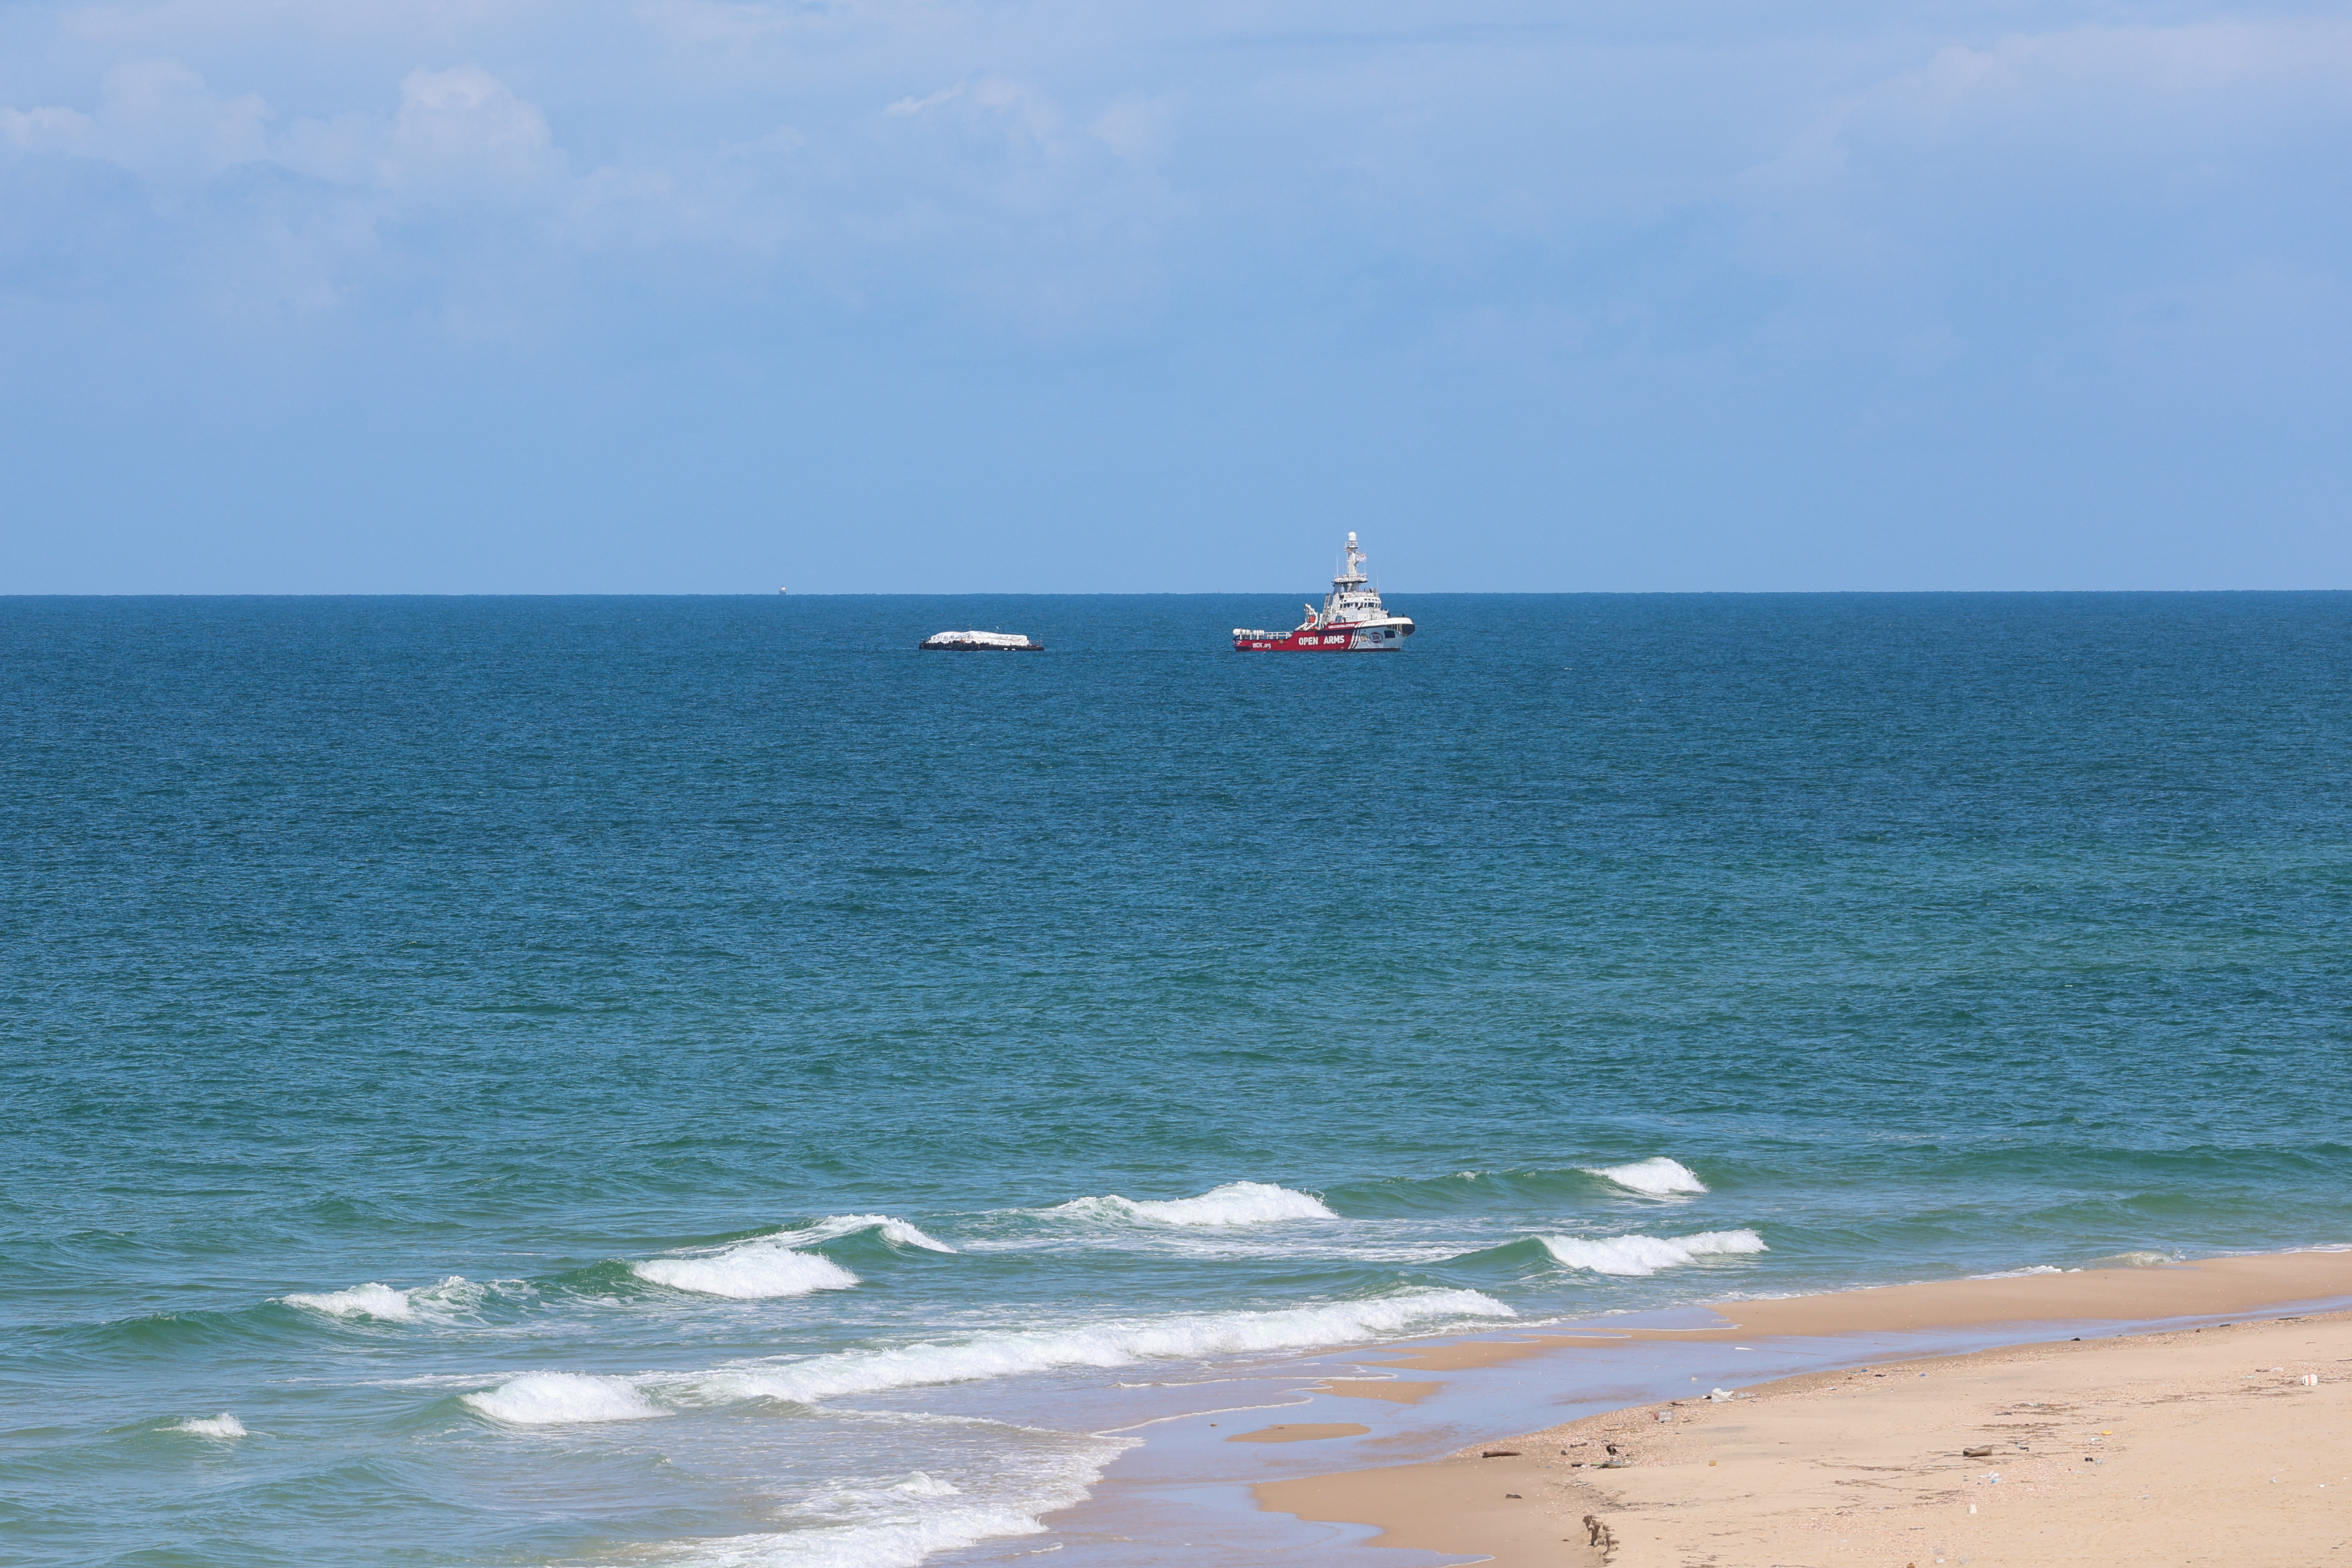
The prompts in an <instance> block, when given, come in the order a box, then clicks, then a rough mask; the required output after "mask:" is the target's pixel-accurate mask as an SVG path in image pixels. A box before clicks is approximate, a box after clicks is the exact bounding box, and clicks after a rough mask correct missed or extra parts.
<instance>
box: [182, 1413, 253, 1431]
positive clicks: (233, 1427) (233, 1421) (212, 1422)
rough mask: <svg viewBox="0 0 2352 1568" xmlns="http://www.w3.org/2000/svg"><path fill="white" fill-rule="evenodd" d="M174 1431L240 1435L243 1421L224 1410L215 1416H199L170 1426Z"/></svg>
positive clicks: (243, 1429)
mask: <svg viewBox="0 0 2352 1568" xmlns="http://www.w3.org/2000/svg"><path fill="white" fill-rule="evenodd" d="M172 1430H173V1431H174V1432H193V1433H194V1434H195V1435H196V1436H197V1437H244V1436H245V1435H246V1431H245V1423H244V1422H242V1421H240V1420H238V1419H237V1418H236V1416H232V1415H230V1414H229V1413H228V1412H227V1411H226V1410H224V1411H222V1412H221V1413H220V1414H219V1415H217V1416H197V1417H195V1418H194V1419H193V1420H188V1421H183V1422H181V1423H180V1424H179V1425H178V1426H176V1427H173V1428H172Z"/></svg>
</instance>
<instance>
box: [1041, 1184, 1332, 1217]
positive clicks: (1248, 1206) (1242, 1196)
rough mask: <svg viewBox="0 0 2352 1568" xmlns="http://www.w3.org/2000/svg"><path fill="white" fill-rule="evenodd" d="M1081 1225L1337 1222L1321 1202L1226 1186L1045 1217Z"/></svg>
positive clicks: (1265, 1187) (1072, 1208)
mask: <svg viewBox="0 0 2352 1568" xmlns="http://www.w3.org/2000/svg"><path fill="white" fill-rule="evenodd" d="M1047 1212H1048V1213H1053V1214H1074V1215H1076V1216H1077V1217H1078V1218H1082V1219H1109V1220H1123V1221H1126V1222H1128V1223H1130V1224H1131V1223H1134V1222H1135V1221H1138V1220H1142V1221H1146V1222H1149V1223H1152V1224H1158V1225H1266V1224H1271V1223H1273V1222H1275V1221H1276V1220H1284V1219H1337V1218H1339V1216H1338V1215H1336V1214H1334V1213H1332V1212H1331V1210H1330V1209H1329V1208H1328V1207H1326V1206H1325V1204H1324V1202H1323V1200H1322V1199H1321V1198H1318V1197H1314V1196H1312V1195H1311V1194H1308V1193H1303V1192H1297V1191H1294V1190H1293V1189H1291V1188H1289V1187H1286V1186H1275V1185H1274V1184H1273V1183H1272V1182H1263V1181H1229V1182H1227V1183H1225V1185H1224V1186H1217V1187H1211V1188H1210V1189H1209V1190H1208V1191H1207V1192H1204V1193H1202V1195H1201V1196H1200V1197H1177V1198H1168V1199H1164V1200H1151V1199H1137V1198H1131V1197H1119V1196H1118V1194H1117V1193H1110V1194H1107V1195H1105V1196H1104V1197H1080V1198H1073V1199H1071V1200H1070V1201H1069V1202H1068V1203H1064V1204H1057V1205H1055V1207H1053V1208H1052V1209H1049V1210H1048V1211H1047Z"/></svg>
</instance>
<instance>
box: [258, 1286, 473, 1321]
mask: <svg viewBox="0 0 2352 1568" xmlns="http://www.w3.org/2000/svg"><path fill="white" fill-rule="evenodd" d="M483 1294H484V1292H483V1289H482V1287H481V1286H479V1285H477V1284H475V1283H474V1282H473V1281H470V1280H467V1279H466V1278H464V1277H463V1276H461V1275H457V1274H452V1275H450V1276H449V1277H448V1278H447V1279H446V1280H444V1281H441V1282H440V1283H439V1284H437V1285H418V1286H416V1287H415V1288H414V1289H411V1290H406V1291H397V1290H394V1289H393V1287H391V1286H390V1285H379V1284H376V1283H373V1281H371V1282H370V1283H368V1284H364V1285H353V1286H352V1287H351V1289H349V1290H347V1291H320V1292H316V1293H314V1292H311V1291H294V1292H292V1293H291V1294H289V1295H284V1296H280V1297H278V1300H279V1301H283V1302H285V1303H286V1304H287V1305H288V1306H289V1307H300V1308H303V1309H304V1310H305V1311H308V1312H323V1313H325V1314H326V1315H327V1316H329V1317H331V1318H344V1319H351V1318H373V1319H375V1320H376V1321H377V1322H387V1323H413V1322H451V1321H453V1320H454V1319H455V1318H456V1317H457V1314H458V1313H460V1312H466V1311H467V1310H469V1309H471V1308H473V1307H476V1306H478V1305H479V1304H480V1303H481V1300H482V1296H483Z"/></svg>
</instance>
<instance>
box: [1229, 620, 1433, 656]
mask: <svg viewBox="0 0 2352 1568" xmlns="http://www.w3.org/2000/svg"><path fill="white" fill-rule="evenodd" d="M1410 636H1412V624H1411V623H1410V622H1405V623H1402V624H1400V623H1398V622H1382V623H1381V624H1380V625H1377V626H1324V627H1318V628H1316V629H1313V630H1309V629H1307V628H1306V627H1301V628H1299V629H1298V630H1297V631H1296V632H1280V633H1243V632H1236V633H1235V634H1234V653H1396V652H1398V651H1399V650H1400V649H1402V647H1403V646H1404V640H1405V639H1406V638H1407V637H1410Z"/></svg>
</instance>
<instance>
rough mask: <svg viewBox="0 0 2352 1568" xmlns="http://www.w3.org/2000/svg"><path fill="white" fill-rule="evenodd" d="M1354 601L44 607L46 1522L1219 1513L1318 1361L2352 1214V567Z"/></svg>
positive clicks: (214, 1531)
mask: <svg viewBox="0 0 2352 1568" xmlns="http://www.w3.org/2000/svg"><path fill="white" fill-rule="evenodd" d="M1296 600H1297V595H1295V594H1293V595H1287V596H1285V595H1260V596H1246V595H1244V596H1211V595H1202V596H1182V595H1169V596H1135V597H1120V596H1083V597H1044V596H1019V597H971V598H951V597H851V596H836V597H803V596H798V595H793V596H782V595H769V596H761V597H709V598H689V597H628V596H616V597H582V598H365V597H362V598H119V599H68V598H15V599H6V600H0V953H5V965H0V998H5V1008H0V1031H5V1032H0V1052H5V1055H0V1068H4V1069H5V1072H0V1304H5V1317H0V1557H5V1558H6V1560H7V1561H9V1562H10V1563H15V1564H21V1565H25V1568H64V1565H68V1564H72V1565H77V1568H79V1565H84V1564H101V1563H102V1564H109V1565H119V1568H278V1565H286V1568H295V1565H299V1568H317V1565H319V1564H323V1563H332V1564H336V1565H337V1568H424V1565H436V1568H438V1565H464V1568H603V1565H607V1564H634V1565H654V1568H913V1565H914V1564H917V1563H927V1562H928V1563H938V1564H942V1565H949V1564H964V1563H1007V1562H1011V1561H1013V1560H1015V1559H1024V1560H1025V1559H1027V1558H1030V1557H1034V1556H1041V1555H1050V1556H1051V1558H1052V1560H1053V1562H1054V1563H1055V1568H1082V1565H1087V1564H1106V1563H1118V1564H1121V1565H1123V1568H1137V1565H1148V1564H1158V1563H1200V1562H1205V1561H1208V1560H1209V1559H1208V1558H1207V1557H1203V1556H1200V1555H1192V1554H1188V1552H1189V1548H1188V1546H1187V1543H1186V1542H1185V1541H1183V1540H1180V1539H1176V1538H1175V1537H1173V1536H1157V1537H1156V1536H1154V1535H1153V1533H1152V1530H1153V1528H1155V1527H1154V1526H1152V1525H1151V1524H1150V1513H1149V1511H1139V1512H1137V1513H1136V1514H1135V1515H1133V1518H1134V1520H1135V1521H1137V1522H1136V1523H1135V1524H1134V1525H1133V1527H1132V1528H1108V1527H1106V1526H1105V1524H1104V1521H1105V1520H1107V1519H1108V1520H1112V1521H1116V1519H1117V1518H1118V1517H1123V1516H1120V1515H1118V1512H1117V1508H1116V1506H1114V1505H1116V1504H1117V1502H1118V1497H1119V1495H1120V1494H1119V1490H1118V1489H1119V1487H1120V1486H1121V1485H1122V1478H1123V1477H1127V1476H1131V1475H1136V1474H1140V1473H1143V1472H1144V1471H1146V1470H1149V1471H1150V1473H1151V1474H1153V1475H1154V1476H1156V1477H1158V1478H1160V1479H1161V1480H1163V1481H1164V1480H1166V1479H1167V1478H1168V1476H1169V1475H1170V1474H1171V1473H1172V1472H1171V1470H1170V1469H1169V1467H1170V1465H1171V1464H1173V1463H1174V1462H1175V1461H1174V1460H1172V1459H1171V1458H1169V1455H1171V1454H1172V1453H1174V1452H1175V1451H1176V1450H1174V1449H1172V1448H1167V1447H1166V1446H1165V1445H1164V1444H1163V1445H1162V1446H1161V1447H1160V1448H1159V1449H1157V1450H1156V1449H1155V1447H1154V1445H1155V1443H1157V1442H1159V1441H1160V1438H1159V1437H1158V1436H1157V1435H1156V1434H1158V1433H1160V1432H1161V1431H1163V1430H1166V1429H1170V1428H1169V1427H1168V1426H1167V1423H1168V1421H1169V1418H1170V1416H1171V1413H1173V1412H1177V1411H1178V1410H1179V1409H1180V1408H1181V1409H1182V1410H1189V1411H1193V1412H1196V1413H1197V1412H1199V1411H1202V1410H1212V1409H1214V1408H1217V1407H1219V1406H1218V1405H1217V1402H1218V1401H1220V1400H1223V1401H1225V1402H1226V1404H1227V1405H1228V1406H1234V1407H1247V1406H1251V1405H1252V1402H1253V1401H1256V1402H1257V1403H1258V1404H1263V1403H1265V1401H1264V1400H1263V1399H1261V1398H1260V1397H1259V1395H1260V1393H1262V1392H1263V1390H1265V1388H1267V1387H1271V1386H1276V1385H1279V1383H1280V1377H1279V1371H1280V1368H1281V1367H1283V1366H1285V1365H1288V1364H1293V1363H1296V1362H1297V1361H1298V1358H1302V1357H1304V1358H1308V1359H1309V1360H1312V1359H1313V1358H1316V1357H1322V1358H1325V1359H1324V1362H1323V1363H1322V1364H1331V1363H1330V1361H1329V1358H1331V1357H1333V1356H1339V1357H1341V1358H1343V1359H1344V1358H1345V1357H1346V1356H1348V1355H1350V1354H1355V1355H1362V1354H1370V1348H1371V1347H1376V1346H1381V1345H1387V1344H1391V1343H1394V1342H1396V1341H1398V1340H1400V1339H1403V1338H1409V1337H1413V1336H1427V1335H1444V1334H1459V1333H1473V1334H1475V1333H1494V1332H1496V1331H1497V1330H1504V1329H1508V1330H1522V1329H1526V1328H1530V1327H1539V1326H1541V1325H1545V1324H1551V1323H1558V1322H1564V1321H1568V1320H1571V1319H1590V1318H1592V1317H1594V1316H1595V1315H1606V1316H1610V1317H1618V1316H1622V1315H1623V1314H1642V1313H1660V1312H1675V1311H1685V1310H1690V1309H1693V1308H1695V1307H1696V1305H1697V1304H1698V1303H1704V1302H1710V1301H1738V1300H1740V1299H1744V1298H1752V1297H1758V1296H1780V1295H1789V1294H1796V1293H1806V1292H1813V1291H1831V1290H1836V1289H1840V1288H1843V1287H1850V1286H1858V1285H1870V1284H1883V1283H1890V1282H1896V1281H1921V1280H1950V1279H1956V1278H1961V1277H1966V1276H1973V1275H1986V1274H2000V1273H2009V1272H2013V1271H2018V1270H2064V1269H2074V1268H2081V1267H2084V1266H2086V1265H2091V1264H2099V1263H2104V1264H2109V1265H2115V1264H2160V1263H2162V1262H2165V1261H2167V1260H2171V1259H2175V1258H2179V1257H2183V1256H2203V1255H2210V1254H2216V1253H2232V1252H2252V1251H2265V1250H2273V1249H2289V1248H2298V1247H2310V1246H2335V1247H2342V1246H2345V1245H2347V1244H2352V1208H2347V1198H2346V1194H2347V1191H2352V1134H2347V1128H2346V1114H2347V1085H2352V1072H2348V1071H2347V1047H2352V595H2347V594H2343V593H2199V594H2160V593H2156V594H2133V593H2114V594H2063V593H2048V594H1920V595H1907V594H1837V595H1805V594H1795V595H1771V594H1756V595H1725V596H1715V595H1577V594H1566V595H1548V594H1546V595H1517V594H1484V595H1447V594H1426V595H1414V594H1412V593H1408V592H1392V593H1391V607H1392V608H1395V609H1398V610H1402V612H1406V613H1408V614H1411V615H1412V616H1413V617H1414V618H1415V619H1416V621H1417V622H1419V625H1420V632H1419V634H1418V635H1417V636H1415V637H1414V638H1413V639H1412V641H1411V642H1410V643H1408V644H1407V645H1406V646H1405V647H1404V648H1403V649H1402V651H1400V652H1398V653H1392V654H1383V655H1381V656H1349V657H1331V658H1316V657H1298V656H1276V655H1266V656H1259V655H1255V654H1250V655H1243V654H1236V653H1233V652H1231V651H1230V649H1229V647H1228V642H1227V638H1228V632H1229V629H1230V628H1232V627H1234V626H1235V625H1274V624H1286V623H1287V622H1286V616H1287V615H1288V614H1290V613H1292V612H1294V610H1295V602H1296ZM966 626H974V627H979V628H982V629H1002V630H1005V631H1010V632H1026V633H1029V634H1030V635H1032V636H1034V637H1036V638H1037V639H1039V640H1040V641H1042V642H1043V643H1045V652H1043V653H1007V654H976V653H961V654H959V653H924V652H919V651H918V649H917V643H919V641H920V640H921V639H922V638H923V637H925V636H927V635H929V634H930V633H932V632H939V631H940V630H943V629H949V628H958V629H960V628H963V627H966ZM1270 1368H1271V1369H1274V1371H1272V1372H1269V1370H1268V1369H1270ZM1268 1376H1273V1377H1274V1378H1275V1383H1274V1384H1268V1383H1266V1382H1265V1379H1266V1378H1267V1377H1268ZM1253 1379H1256V1381H1255V1382H1254V1381H1252V1380H1253ZM1254 1391H1255V1392H1254ZM1364 1403H1370V1402H1364ZM1212 1418H1213V1417H1212ZM1195 1448H1197V1449H1198V1451H1199V1452H1200V1453H1203V1454H1210V1455H1211V1458H1212V1459H1213V1458H1214V1454H1213V1452H1212V1450H1211V1449H1209V1448H1206V1447H1204V1446H1201V1445H1195ZM1187 1451H1191V1450H1187ZM1216 1452H1238V1450H1222V1449H1220V1450H1216ZM1155 1454H1157V1455H1158V1457H1157V1458H1155ZM1200 1462H1202V1463H1203V1464H1208V1463H1210V1462H1211V1459H1202V1460H1201V1461H1200ZM1301 1462H1304V1461H1303V1460H1302V1461H1301ZM1322 1462H1324V1463H1326V1464H1328V1463H1331V1462H1333V1461H1331V1460H1330V1459H1328V1458H1326V1459H1324V1460H1323V1461H1322ZM1155 1466H1156V1467H1157V1469H1154V1468H1153V1467H1155ZM1139 1467H1140V1469H1139ZM1210 1479H1214V1478H1210ZM1229 1490H1230V1489H1229ZM1079 1505H1083V1506H1079ZM1234 1507H1236V1508H1238V1509H1242V1510H1244V1511H1245V1509H1246V1500H1245V1498H1243V1499H1240V1500H1238V1501H1235V1502H1234ZM1074 1508H1076V1512H1075V1513H1073V1512H1072V1510H1073V1509H1074ZM1107 1509H1108V1512H1106V1510H1107ZM1074 1518H1085V1519H1087V1520H1088V1521H1091V1522H1090V1524H1089V1528H1088V1530H1087V1531H1073V1530H1071V1529H1069V1528H1066V1526H1065V1525H1064V1524H1063V1523H1061V1522H1059V1521H1066V1520H1069V1519H1074ZM1246 1523H1247V1521H1246V1520H1245V1519H1244V1518H1242V1517H1241V1516H1240V1515H1238V1514H1237V1515H1235V1516H1234V1517H1233V1518H1229V1519H1227V1520H1226V1521H1225V1526H1226V1527H1228V1528H1230V1529H1233V1530H1241V1529H1243V1527H1244V1526H1245V1525H1246ZM1269 1528H1271V1527H1269ZM1241 1538H1242V1537H1240V1536H1235V1537H1234V1539H1241ZM1265 1540H1266V1541H1267V1542H1277V1541H1283V1542H1286V1541H1287V1540H1288V1538H1286V1537H1280V1536H1279V1534H1278V1532H1276V1533H1270V1534H1268V1535H1267V1536H1266V1537H1265ZM1353 1550H1356V1551H1358V1552H1361V1550H1362V1549H1360V1548H1356V1549H1353ZM1283 1551H1284V1552H1289V1554H1288V1555H1283V1554H1282V1552H1276V1551H1275V1550H1274V1548H1273V1547H1272V1546H1269V1547H1268V1548H1267V1550H1266V1552H1264V1553H1261V1554H1259V1555H1257V1556H1255V1557H1252V1556H1251V1555H1250V1553H1248V1552H1241V1553H1240V1555H1239V1556H1234V1555H1232V1554H1231V1553H1228V1554H1227V1555H1226V1556H1224V1557H1219V1558H1217V1559H1216V1560H1217V1561H1221V1562H1222V1561H1229V1560H1230V1561H1234V1562H1252V1561H1255V1562H1259V1563H1264V1562H1268V1561H1280V1562H1284V1563H1301V1564H1304V1563H1308V1562H1310V1561H1312V1562H1314V1563H1322V1562H1325V1561H1331V1562H1339V1561H1354V1562H1377V1561H1396V1562H1400V1563H1401V1562H1404V1561H1407V1560H1408V1557H1407V1554H1393V1555H1392V1556H1391V1557H1389V1558H1378V1557H1365V1556H1357V1557H1353V1558H1339V1557H1331V1556H1329V1555H1328V1553H1326V1554H1324V1555H1321V1556H1318V1555H1317V1554H1316V1553H1315V1552H1313V1551H1311V1550H1309V1549H1307V1548H1306V1547H1304V1546H1302V1547H1300V1548H1299V1549H1298V1550H1297V1551H1295V1552H1292V1551H1290V1548H1289V1547H1288V1546H1287V1545H1286V1546H1284V1548H1283ZM1410 1560H1411V1561H1413V1562H1425V1563H1436V1562H1441V1561H1444V1559H1442V1558H1440V1557H1437V1556H1434V1555H1431V1554H1419V1555H1412V1556H1411V1557H1410Z"/></svg>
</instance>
